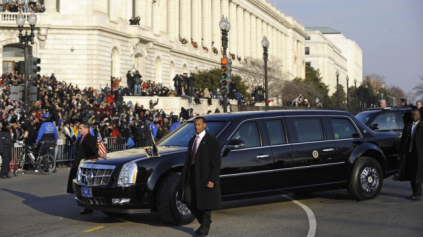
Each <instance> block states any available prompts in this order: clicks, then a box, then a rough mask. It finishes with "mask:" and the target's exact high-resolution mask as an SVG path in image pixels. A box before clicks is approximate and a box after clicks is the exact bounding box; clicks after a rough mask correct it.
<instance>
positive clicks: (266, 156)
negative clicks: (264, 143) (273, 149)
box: [256, 155, 269, 159]
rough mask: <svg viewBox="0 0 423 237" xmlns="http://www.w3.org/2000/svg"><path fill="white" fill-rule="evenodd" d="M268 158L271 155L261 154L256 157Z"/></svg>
mask: <svg viewBox="0 0 423 237" xmlns="http://www.w3.org/2000/svg"><path fill="white" fill-rule="evenodd" d="M266 158H269V155H259V156H256V159H266Z"/></svg>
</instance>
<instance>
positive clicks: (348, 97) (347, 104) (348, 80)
mask: <svg viewBox="0 0 423 237" xmlns="http://www.w3.org/2000/svg"><path fill="white" fill-rule="evenodd" d="M346 79H347V108H349V107H350V105H349V102H348V101H349V95H348V81H349V80H350V78H349V77H348V75H347V78H346Z"/></svg>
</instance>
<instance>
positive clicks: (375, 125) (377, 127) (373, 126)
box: [369, 123, 379, 131]
mask: <svg viewBox="0 0 423 237" xmlns="http://www.w3.org/2000/svg"><path fill="white" fill-rule="evenodd" d="M369 128H370V129H371V130H373V131H377V130H379V124H377V123H374V124H371V125H370V126H369Z"/></svg>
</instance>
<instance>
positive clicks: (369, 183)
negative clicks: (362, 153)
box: [348, 157, 383, 200]
mask: <svg viewBox="0 0 423 237" xmlns="http://www.w3.org/2000/svg"><path fill="white" fill-rule="evenodd" d="M382 183H383V174H382V168H381V167H380V165H379V163H378V162H377V161H376V160H375V159H373V158H371V157H360V158H358V159H357V161H356V162H355V164H354V169H353V171H352V174H351V180H350V184H349V187H348V191H349V192H350V194H351V195H352V196H354V197H356V198H357V199H358V200H367V199H372V198H375V197H376V196H377V195H378V194H379V192H380V189H381V188H382Z"/></svg>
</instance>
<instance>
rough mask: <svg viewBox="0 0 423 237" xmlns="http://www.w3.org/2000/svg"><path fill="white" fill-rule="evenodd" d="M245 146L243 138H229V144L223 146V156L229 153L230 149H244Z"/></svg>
mask: <svg viewBox="0 0 423 237" xmlns="http://www.w3.org/2000/svg"><path fill="white" fill-rule="evenodd" d="M244 147H245V143H244V141H243V140H238V139H234V140H229V141H228V144H226V145H224V146H223V149H222V157H225V156H227V155H228V154H229V152H230V151H232V150H238V149H242V148H244Z"/></svg>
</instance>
